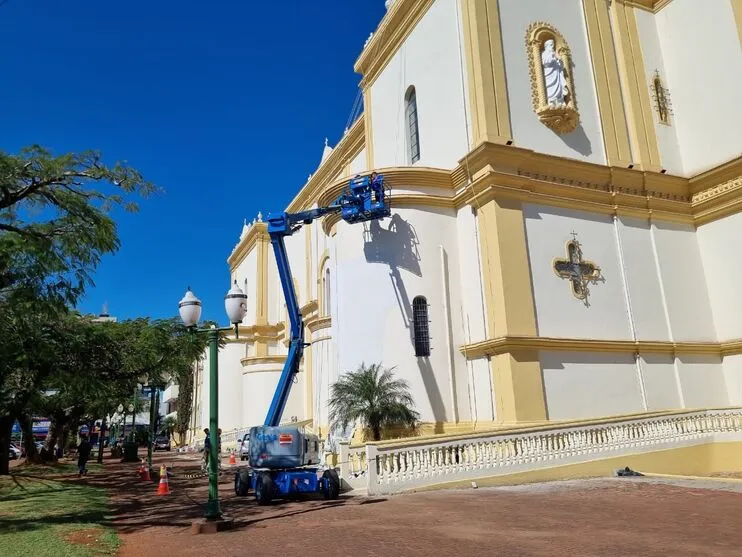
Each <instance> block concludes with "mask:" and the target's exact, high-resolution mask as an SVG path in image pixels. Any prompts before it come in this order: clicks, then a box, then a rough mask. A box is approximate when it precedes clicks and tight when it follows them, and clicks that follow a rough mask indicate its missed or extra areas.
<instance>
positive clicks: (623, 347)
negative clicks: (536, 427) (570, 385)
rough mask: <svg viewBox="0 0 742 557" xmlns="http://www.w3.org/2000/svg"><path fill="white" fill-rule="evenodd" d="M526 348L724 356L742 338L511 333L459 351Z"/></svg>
mask: <svg viewBox="0 0 742 557" xmlns="http://www.w3.org/2000/svg"><path fill="white" fill-rule="evenodd" d="M526 350H548V351H553V352H603V353H606V352H610V353H629V354H668V355H677V354H695V355H713V356H718V357H724V356H732V355H735V354H742V339H735V340H729V341H724V342H670V341H660V340H637V341H633V340H601V339H582V338H555V337H539V336H518V335H509V336H504V337H499V338H493V339H487V340H484V341H481V342H475V343H472V344H466V345H463V346H460V347H459V351H460V352H461V353H462V354H463V355H464V356H466V358H467V359H468V360H475V359H479V358H484V357H487V356H497V355H499V354H508V353H511V352H518V351H526Z"/></svg>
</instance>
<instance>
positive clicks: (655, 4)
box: [616, 0, 672, 14]
mask: <svg viewBox="0 0 742 557" xmlns="http://www.w3.org/2000/svg"><path fill="white" fill-rule="evenodd" d="M616 1H617V2H619V3H621V4H626V5H627V6H631V7H634V8H638V9H640V10H644V11H647V12H652V13H654V14H656V13H657V12H659V11H660V10H661V9H662V8H664V7H665V6H667V5H668V4H670V2H672V0H616Z"/></svg>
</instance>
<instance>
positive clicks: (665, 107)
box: [650, 70, 672, 126]
mask: <svg viewBox="0 0 742 557" xmlns="http://www.w3.org/2000/svg"><path fill="white" fill-rule="evenodd" d="M650 90H651V91H652V100H653V101H654V108H655V110H656V111H657V116H658V117H659V119H660V123H662V124H666V125H668V126H669V125H670V115H671V114H672V107H671V106H670V92H669V91H668V90H667V87H665V83H664V81H662V77H661V76H660V72H659V70H655V71H654V76H653V77H652V84H651V87H650Z"/></svg>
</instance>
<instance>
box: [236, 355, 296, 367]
mask: <svg viewBox="0 0 742 557" xmlns="http://www.w3.org/2000/svg"><path fill="white" fill-rule="evenodd" d="M285 362H286V355H285V354H284V355H275V356H248V357H247V358H242V359H241V360H240V363H241V364H242V367H248V366H254V365H261V364H283V363H285ZM257 371H281V370H280V369H275V370H257Z"/></svg>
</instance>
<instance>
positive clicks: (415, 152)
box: [404, 86, 420, 164]
mask: <svg viewBox="0 0 742 557" xmlns="http://www.w3.org/2000/svg"><path fill="white" fill-rule="evenodd" d="M404 101H405V109H404V113H405V125H406V126H407V128H406V131H407V152H408V154H409V158H410V164H415V163H416V162H417V161H419V160H420V130H419V128H418V125H417V95H416V94H415V87H414V86H413V87H410V88H409V89H407V93H406V94H405V97H404Z"/></svg>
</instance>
